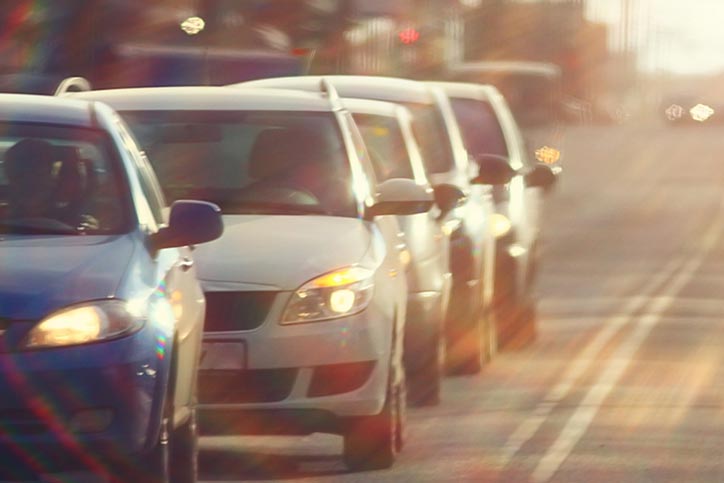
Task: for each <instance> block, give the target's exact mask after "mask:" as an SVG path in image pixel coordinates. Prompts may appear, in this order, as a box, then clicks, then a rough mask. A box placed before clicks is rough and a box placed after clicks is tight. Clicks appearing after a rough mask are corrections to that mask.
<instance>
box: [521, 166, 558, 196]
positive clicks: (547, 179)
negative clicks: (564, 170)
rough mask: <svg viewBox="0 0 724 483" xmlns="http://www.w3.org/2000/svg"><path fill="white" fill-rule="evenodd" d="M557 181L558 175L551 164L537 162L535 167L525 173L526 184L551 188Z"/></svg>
mask: <svg viewBox="0 0 724 483" xmlns="http://www.w3.org/2000/svg"><path fill="white" fill-rule="evenodd" d="M556 181H557V177H556V175H555V173H554V172H553V170H552V169H551V168H550V166H548V165H546V164H536V165H535V166H534V167H533V169H531V170H530V171H528V172H527V173H526V174H525V184H526V186H530V187H536V188H543V189H546V190H548V189H550V188H551V187H552V186H553V185H554V184H555V183H556Z"/></svg>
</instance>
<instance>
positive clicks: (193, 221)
mask: <svg viewBox="0 0 724 483" xmlns="http://www.w3.org/2000/svg"><path fill="white" fill-rule="evenodd" d="M223 232H224V222H223V220H222V219H221V209H220V208H219V207H218V206H216V205H215V204H213V203H207V202H205V201H190V200H179V201H176V202H174V204H173V205H171V213H170V215H169V220H168V225H167V226H165V227H163V228H161V229H160V230H159V231H158V232H157V233H155V234H153V235H152V238H151V243H152V244H153V247H154V248H155V249H157V250H160V249H162V248H173V247H183V246H187V245H196V244H199V243H206V242H210V241H212V240H216V239H217V238H219V237H220V236H221V234H222V233H223Z"/></svg>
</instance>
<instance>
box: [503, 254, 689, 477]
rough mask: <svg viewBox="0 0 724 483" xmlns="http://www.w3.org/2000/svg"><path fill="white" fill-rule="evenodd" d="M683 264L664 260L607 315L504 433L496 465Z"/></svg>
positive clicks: (512, 451) (507, 457)
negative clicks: (560, 373)
mask: <svg viewBox="0 0 724 483" xmlns="http://www.w3.org/2000/svg"><path fill="white" fill-rule="evenodd" d="M683 264H684V260H683V259H675V260H672V261H671V262H669V263H668V264H666V266H665V267H664V268H663V269H662V270H661V271H660V272H658V273H657V274H656V275H655V276H654V277H653V278H652V279H651V280H650V281H649V282H648V283H647V284H646V285H645V286H644V288H643V289H642V290H641V295H638V296H636V297H632V298H630V299H629V300H628V302H627V303H626V305H625V306H624V308H623V310H622V314H623V315H620V316H616V317H613V318H609V319H608V320H607V321H606V322H605V325H604V327H603V330H601V331H600V332H599V333H598V334H596V336H595V337H594V338H593V340H591V342H589V343H588V345H587V346H586V347H585V348H584V349H583V351H582V352H581V353H580V354H579V356H578V357H576V359H575V360H574V361H573V362H572V364H571V365H570V366H568V370H567V371H566V373H565V374H564V376H563V379H561V381H560V382H559V383H558V384H556V385H555V386H554V387H553V388H552V389H551V390H550V391H548V393H547V394H546V396H545V398H544V399H543V401H542V402H541V403H540V404H538V406H537V407H536V408H535V410H534V411H533V414H532V415H531V416H529V417H528V418H526V419H525V420H524V421H523V422H521V423H520V425H518V427H517V428H516V429H515V431H514V432H513V433H512V434H511V435H510V436H509V437H508V440H507V441H506V443H505V445H504V446H503V454H502V455H501V457H500V459H499V460H498V461H499V464H500V467H502V468H505V467H506V466H507V465H508V464H509V463H510V461H511V460H512V459H513V457H514V456H515V455H516V453H518V451H519V450H520V448H521V447H522V446H523V445H524V444H525V443H526V442H528V440H530V438H532V437H533V435H534V434H535V433H536V432H537V431H538V429H539V428H540V427H541V425H542V424H543V423H544V422H545V421H546V419H548V416H549V415H550V413H551V411H553V409H554V408H555V406H556V405H557V404H558V403H559V402H560V401H561V400H562V399H563V398H565V397H566V396H567V395H568V393H569V392H570V390H571V388H572V387H573V385H574V384H575V382H576V381H577V380H578V378H579V377H581V376H582V375H583V374H584V373H585V372H586V371H587V370H588V368H589V367H590V365H591V364H592V363H593V362H594V361H595V356H596V355H597V354H598V353H599V352H600V351H601V350H602V349H603V347H604V346H605V345H606V344H607V343H608V342H609V341H610V340H611V339H612V338H613V337H614V336H615V335H616V334H617V333H618V331H619V330H620V329H621V328H622V327H623V326H624V325H626V324H627V323H628V322H629V321H630V320H631V319H632V317H633V314H634V313H635V312H636V311H638V310H640V309H641V308H642V307H643V306H644V305H645V304H646V302H647V300H648V299H647V297H649V296H650V295H651V294H653V293H654V292H655V291H656V290H657V289H659V287H660V286H661V284H663V283H664V282H665V281H666V280H668V279H669V278H670V277H671V276H673V274H674V273H675V272H676V271H677V270H679V268H680V267H681V266H682V265H683Z"/></svg>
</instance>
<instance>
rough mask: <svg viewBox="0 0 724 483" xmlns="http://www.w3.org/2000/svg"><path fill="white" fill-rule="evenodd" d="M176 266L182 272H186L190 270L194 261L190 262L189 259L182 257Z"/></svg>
mask: <svg viewBox="0 0 724 483" xmlns="http://www.w3.org/2000/svg"><path fill="white" fill-rule="evenodd" d="M178 266H179V268H180V269H181V270H183V271H184V272H188V271H189V270H191V268H193V266H194V261H193V260H191V259H190V258H189V257H183V258H182V259H181V262H180V263H179V264H178Z"/></svg>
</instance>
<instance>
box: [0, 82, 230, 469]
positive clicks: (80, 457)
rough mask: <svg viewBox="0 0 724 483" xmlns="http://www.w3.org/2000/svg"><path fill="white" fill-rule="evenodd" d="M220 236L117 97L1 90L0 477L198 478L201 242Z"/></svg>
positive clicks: (216, 214) (215, 217) (215, 213)
mask: <svg viewBox="0 0 724 483" xmlns="http://www.w3.org/2000/svg"><path fill="white" fill-rule="evenodd" d="M222 231H223V224H222V221H221V217H220V211H219V209H218V207H217V206H215V205H213V204H211V203H205V202H199V201H177V202H175V203H174V204H173V205H172V206H171V207H170V209H168V208H167V207H166V205H165V201H164V198H163V195H162V192H161V189H160V188H159V185H158V182H157V180H156V178H155V175H154V173H153V171H152V169H151V168H150V166H149V164H148V161H147V159H146V158H145V155H144V154H143V152H141V151H140V150H139V149H138V147H137V146H136V143H135V142H134V139H133V137H132V135H131V134H130V133H129V131H128V130H127V128H126V126H125V124H124V123H123V121H121V119H120V118H119V117H118V115H117V114H116V113H115V112H114V111H113V110H112V109H111V108H109V107H108V106H106V105H104V104H102V103H91V102H86V101H80V100H69V99H59V98H52V97H44V96H30V95H18V94H0V480H3V479H7V478H11V479H12V478H25V477H27V476H28V474H39V473H52V472H55V471H58V470H60V471H64V470H67V469H73V470H75V469H81V470H83V471H90V472H92V473H95V474H99V475H104V476H106V477H108V478H110V480H111V481H119V482H120V481H123V482H127V481H134V482H157V481H159V482H160V481H174V482H193V481H196V455H197V448H196V440H197V433H196V423H195V414H196V412H195V411H196V410H195V402H196V372H197V367H198V361H199V358H200V352H201V338H202V332H203V321H204V313H205V301H204V296H203V292H202V291H201V289H200V286H199V284H198V282H197V280H196V274H195V267H194V263H193V258H192V250H193V245H194V244H198V243H203V242H207V241H211V240H213V239H216V238H218V237H219V236H220V235H221V233H222Z"/></svg>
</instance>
